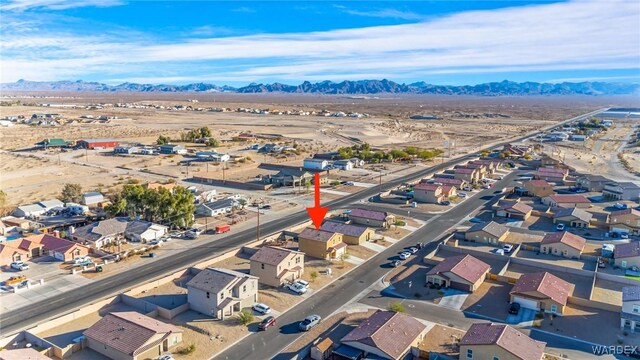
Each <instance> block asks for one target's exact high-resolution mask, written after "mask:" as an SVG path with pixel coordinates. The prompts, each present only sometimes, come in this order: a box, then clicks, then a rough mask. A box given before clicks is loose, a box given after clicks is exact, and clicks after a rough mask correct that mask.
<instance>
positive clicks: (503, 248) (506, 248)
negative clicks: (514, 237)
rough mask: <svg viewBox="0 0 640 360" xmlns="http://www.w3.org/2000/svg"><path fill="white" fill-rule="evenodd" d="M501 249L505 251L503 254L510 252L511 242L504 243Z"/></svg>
mask: <svg viewBox="0 0 640 360" xmlns="http://www.w3.org/2000/svg"><path fill="white" fill-rule="evenodd" d="M502 250H503V251H504V252H505V254H508V253H510V252H511V250H513V245H511V244H505V245H504V246H503V247H502Z"/></svg>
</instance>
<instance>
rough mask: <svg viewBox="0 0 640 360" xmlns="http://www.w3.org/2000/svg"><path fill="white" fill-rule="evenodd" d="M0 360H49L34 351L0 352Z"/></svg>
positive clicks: (27, 349)
mask: <svg viewBox="0 0 640 360" xmlns="http://www.w3.org/2000/svg"><path fill="white" fill-rule="evenodd" d="M0 360H51V358H50V357H47V356H44V355H42V354H41V353H40V352H38V351H37V350H35V349H32V348H25V349H13V350H3V351H0Z"/></svg>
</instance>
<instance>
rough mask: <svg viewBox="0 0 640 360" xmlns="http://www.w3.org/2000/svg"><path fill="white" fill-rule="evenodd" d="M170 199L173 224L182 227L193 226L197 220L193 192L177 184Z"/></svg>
mask: <svg viewBox="0 0 640 360" xmlns="http://www.w3.org/2000/svg"><path fill="white" fill-rule="evenodd" d="M170 200H171V208H170V211H171V214H170V215H169V216H170V222H171V225H173V226H176V227H180V228H188V227H191V225H193V223H194V221H195V218H194V213H195V212H196V206H195V204H194V202H193V200H194V196H193V193H192V192H191V191H189V190H187V189H186V188H184V187H182V186H177V187H175V188H174V193H173V196H172V197H170Z"/></svg>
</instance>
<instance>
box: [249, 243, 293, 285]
mask: <svg viewBox="0 0 640 360" xmlns="http://www.w3.org/2000/svg"><path fill="white" fill-rule="evenodd" d="M249 261H250V262H251V270H250V274H251V275H253V276H256V277H257V278H258V282H260V283H262V284H266V285H270V286H275V287H279V286H282V285H284V284H286V283H288V282H292V281H294V280H296V279H299V278H300V277H302V274H303V273H304V253H303V252H300V251H294V250H290V249H285V248H281V247H275V246H263V247H261V248H260V249H258V251H257V252H256V253H255V254H253V256H251V258H250V259H249Z"/></svg>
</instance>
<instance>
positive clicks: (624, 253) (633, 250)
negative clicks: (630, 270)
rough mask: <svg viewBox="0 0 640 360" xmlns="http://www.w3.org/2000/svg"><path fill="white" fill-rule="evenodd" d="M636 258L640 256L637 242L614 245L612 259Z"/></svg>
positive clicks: (639, 243) (639, 245)
mask: <svg viewBox="0 0 640 360" xmlns="http://www.w3.org/2000/svg"><path fill="white" fill-rule="evenodd" d="M636 256H640V242H639V241H632V242H630V243H626V244H616V247H615V248H614V249H613V258H614V259H623V258H629V257H636Z"/></svg>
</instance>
